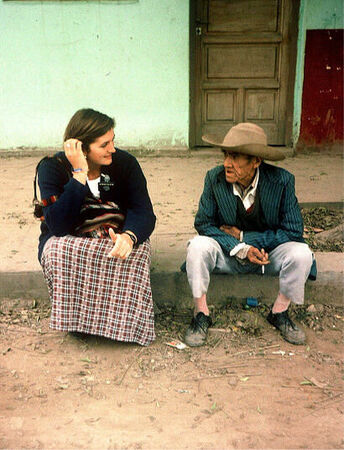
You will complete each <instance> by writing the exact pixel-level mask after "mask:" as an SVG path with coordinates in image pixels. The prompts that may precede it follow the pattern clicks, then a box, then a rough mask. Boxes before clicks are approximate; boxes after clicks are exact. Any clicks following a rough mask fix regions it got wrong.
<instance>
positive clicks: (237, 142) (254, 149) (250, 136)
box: [202, 122, 285, 161]
mask: <svg viewBox="0 0 344 450" xmlns="http://www.w3.org/2000/svg"><path fill="white" fill-rule="evenodd" d="M202 140H203V141H204V142H207V144H211V145H214V146H215V147H221V148H222V149H226V150H230V151H231V152H234V153H242V154H244V155H252V156H259V157H260V158H262V159H268V160H270V161H280V160H282V159H284V158H285V156H284V155H283V153H282V152H281V151H280V150H278V149H276V148H274V147H269V146H268V141H267V137H266V134H265V131H264V130H263V129H262V128H260V127H259V126H258V125H255V124H254V123H248V122H244V123H239V124H238V125H235V126H234V127H232V128H231V129H230V130H229V131H228V133H227V134H226V136H225V137H224V139H223V141H222V142H220V139H219V138H218V136H215V135H211V134H207V135H205V136H202Z"/></svg>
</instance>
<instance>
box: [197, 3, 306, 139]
mask: <svg viewBox="0 0 344 450" xmlns="http://www.w3.org/2000/svg"><path fill="white" fill-rule="evenodd" d="M298 6H299V3H298V1H295V0H195V1H194V2H192V3H191V31H190V32H191V39H190V43H191V77H190V82H191V111H190V113H191V115H190V126H191V129H190V145H191V146H200V145H204V143H203V142H202V135H203V134H209V133H211V134H218V135H220V136H224V135H225V134H226V133H227V131H228V130H229V128H230V127H231V126H233V125H235V124H237V123H240V122H254V123H256V124H257V125H260V126H261V127H262V128H264V130H265V131H266V133H267V135H268V142H269V144H272V145H285V144H289V143H290V139H291V134H292V110H293V107H292V105H293V82H294V76H295V59H296V58H295V55H296V39H297V32H296V30H297V17H298Z"/></svg>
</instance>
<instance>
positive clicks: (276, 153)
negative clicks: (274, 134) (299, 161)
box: [202, 134, 285, 161]
mask: <svg viewBox="0 0 344 450" xmlns="http://www.w3.org/2000/svg"><path fill="white" fill-rule="evenodd" d="M202 140H203V141H204V142H206V143H207V144H210V145H213V146H214V147H220V148H224V149H228V150H231V151H232V152H234V153H241V154H243V155H252V156H259V157H260V158H262V159H267V160H269V161H281V160H282V159H284V158H285V155H284V154H283V153H282V151H281V150H279V149H277V148H274V147H270V146H269V145H264V144H243V145H237V146H230V145H224V144H223V143H222V142H221V139H220V138H219V137H218V136H216V135H214V134H206V135H204V136H202Z"/></svg>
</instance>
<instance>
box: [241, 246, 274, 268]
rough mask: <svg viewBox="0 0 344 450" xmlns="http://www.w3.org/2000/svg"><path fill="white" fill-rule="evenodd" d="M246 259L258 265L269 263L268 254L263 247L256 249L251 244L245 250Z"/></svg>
mask: <svg viewBox="0 0 344 450" xmlns="http://www.w3.org/2000/svg"><path fill="white" fill-rule="evenodd" d="M247 259H248V260H249V261H250V262H251V263H253V264H258V265H260V266H265V265H266V264H270V261H269V255H268V254H267V253H266V251H265V250H264V249H263V248H262V249H261V250H258V249H257V248H256V247H252V246H251V247H250V248H249V250H248V252H247Z"/></svg>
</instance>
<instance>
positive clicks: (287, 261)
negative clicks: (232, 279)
mask: <svg viewBox="0 0 344 450" xmlns="http://www.w3.org/2000/svg"><path fill="white" fill-rule="evenodd" d="M269 261H270V264H267V265H266V266H265V269H264V270H265V275H264V276H266V275H279V289H280V292H281V294H283V295H285V296H286V297H287V298H289V299H290V300H291V301H292V302H293V303H296V304H298V305H301V304H303V301H304V291H305V283H306V280H307V278H308V275H309V272H310V270H311V266H312V261H313V254H312V252H311V250H310V249H309V247H308V245H307V244H303V243H300V242H286V243H285V244H281V245H279V246H278V247H276V248H275V249H274V250H272V251H271V252H270V253H269ZM186 272H187V277H188V281H189V284H190V287H191V290H192V295H193V297H194V298H199V297H201V296H202V295H203V294H206V293H207V291H208V286H209V282H210V274H211V273H212V272H214V273H227V274H247V273H257V274H261V273H262V266H259V265H257V264H252V263H250V262H249V263H248V264H245V265H243V264H241V263H240V262H238V261H237V259H236V258H235V257H233V256H226V255H225V254H224V253H223V251H222V249H221V247H220V245H219V244H218V243H217V241H215V239H213V238H210V237H207V236H195V237H194V238H193V239H190V240H189V242H188V247H187V257H186Z"/></svg>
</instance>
